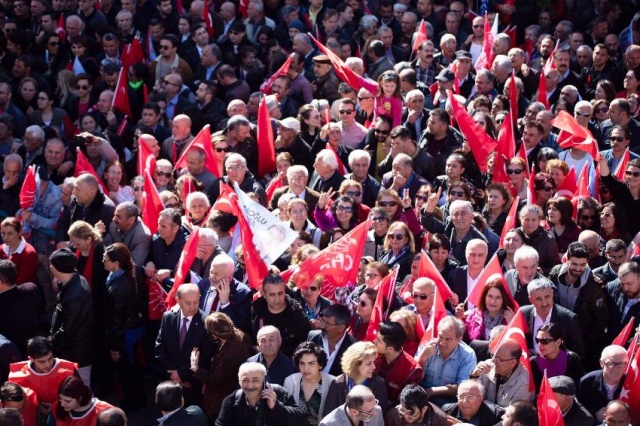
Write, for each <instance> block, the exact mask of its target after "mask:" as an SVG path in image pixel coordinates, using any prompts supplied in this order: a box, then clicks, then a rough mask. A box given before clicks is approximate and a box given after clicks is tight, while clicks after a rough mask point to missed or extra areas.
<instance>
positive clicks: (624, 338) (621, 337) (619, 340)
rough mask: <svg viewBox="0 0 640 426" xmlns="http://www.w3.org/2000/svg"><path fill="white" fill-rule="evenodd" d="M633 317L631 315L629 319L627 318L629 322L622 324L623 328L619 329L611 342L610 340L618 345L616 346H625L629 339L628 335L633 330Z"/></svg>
mask: <svg viewBox="0 0 640 426" xmlns="http://www.w3.org/2000/svg"><path fill="white" fill-rule="evenodd" d="M635 320H636V319H635V317H631V319H630V320H629V322H628V323H627V325H625V326H624V328H623V329H622V330H621V331H620V334H618V336H617V337H616V338H615V339H613V342H611V344H612V345H618V346H623V347H624V346H627V342H628V341H629V336H631V332H632V331H633V325H634V323H635Z"/></svg>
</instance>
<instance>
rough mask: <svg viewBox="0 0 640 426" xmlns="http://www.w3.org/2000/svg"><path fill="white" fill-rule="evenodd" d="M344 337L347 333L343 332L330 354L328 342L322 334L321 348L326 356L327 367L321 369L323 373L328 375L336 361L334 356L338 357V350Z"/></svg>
mask: <svg viewBox="0 0 640 426" xmlns="http://www.w3.org/2000/svg"><path fill="white" fill-rule="evenodd" d="M346 335H347V333H346V332H345V333H344V334H343V335H342V338H341V339H340V340H339V341H338V343H336V345H335V347H334V348H333V352H331V351H330V350H329V340H328V339H327V335H326V334H324V333H322V347H323V348H324V351H325V353H326V354H327V365H325V366H324V368H323V369H322V372H323V373H327V374H329V370H331V367H332V366H333V363H334V362H335V360H336V355H338V348H339V347H340V345H341V344H342V341H343V340H344V338H345V336H346Z"/></svg>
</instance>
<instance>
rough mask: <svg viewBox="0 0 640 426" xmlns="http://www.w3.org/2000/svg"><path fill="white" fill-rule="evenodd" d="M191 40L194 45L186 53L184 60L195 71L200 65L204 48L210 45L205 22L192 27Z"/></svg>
mask: <svg viewBox="0 0 640 426" xmlns="http://www.w3.org/2000/svg"><path fill="white" fill-rule="evenodd" d="M191 38H192V39H193V41H194V45H193V46H192V47H190V48H188V49H187V50H186V51H185V52H184V56H183V59H184V60H185V61H187V63H188V64H189V66H190V67H191V69H192V70H195V69H196V68H197V67H198V65H200V57H201V56H202V53H203V50H204V48H205V47H206V46H207V45H208V44H209V33H207V28H206V27H205V25H204V23H203V22H200V23H198V24H194V25H192V26H191Z"/></svg>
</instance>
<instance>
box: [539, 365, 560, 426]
mask: <svg viewBox="0 0 640 426" xmlns="http://www.w3.org/2000/svg"><path fill="white" fill-rule="evenodd" d="M538 422H539V423H540V426H564V418H563V417H562V411H561V410H560V405H559V404H558V401H557V400H556V396H555V395H554V394H553V389H551V384H549V379H548V378H547V370H544V376H543V377H542V384H541V385H540V393H538Z"/></svg>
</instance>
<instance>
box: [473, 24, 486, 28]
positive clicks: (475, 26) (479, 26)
mask: <svg viewBox="0 0 640 426" xmlns="http://www.w3.org/2000/svg"><path fill="white" fill-rule="evenodd" d="M483 26H484V25H474V26H473V28H482V27H483Z"/></svg>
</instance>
